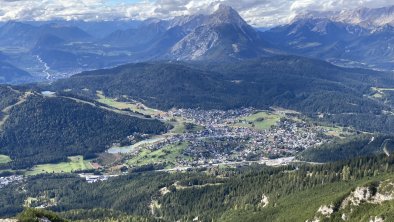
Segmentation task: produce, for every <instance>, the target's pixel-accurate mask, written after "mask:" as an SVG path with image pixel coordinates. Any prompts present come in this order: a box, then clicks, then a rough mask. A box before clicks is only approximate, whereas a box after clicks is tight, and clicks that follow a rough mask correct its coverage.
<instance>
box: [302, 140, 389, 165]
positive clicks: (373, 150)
mask: <svg viewBox="0 0 394 222" xmlns="http://www.w3.org/2000/svg"><path fill="white" fill-rule="evenodd" d="M393 152H394V136H391V135H390V136H387V135H386V136H385V135H373V134H372V135H369V134H364V135H360V136H355V137H350V138H346V139H341V140H336V141H333V142H330V143H326V144H323V145H321V146H320V147H318V148H315V149H307V150H305V151H303V152H302V153H301V154H300V155H299V159H301V160H305V161H309V162H319V163H322V162H333V161H339V160H349V159H352V158H355V157H360V156H364V157H365V156H373V155H379V154H386V155H390V154H392V153H393Z"/></svg>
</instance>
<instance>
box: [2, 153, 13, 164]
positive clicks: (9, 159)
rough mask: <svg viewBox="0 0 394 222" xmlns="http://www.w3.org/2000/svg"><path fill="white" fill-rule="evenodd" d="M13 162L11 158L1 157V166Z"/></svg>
mask: <svg viewBox="0 0 394 222" xmlns="http://www.w3.org/2000/svg"><path fill="white" fill-rule="evenodd" d="M8 162H11V158H10V157H9V156H5V155H0V164H1V163H8Z"/></svg>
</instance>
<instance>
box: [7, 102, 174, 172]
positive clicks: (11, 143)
mask: <svg viewBox="0 0 394 222" xmlns="http://www.w3.org/2000/svg"><path fill="white" fill-rule="evenodd" d="M166 130H167V126H166V125H165V124H164V123H162V122H160V121H158V120H153V119H141V118H137V117H133V116H128V115H123V114H117V113H115V112H112V111H108V110H105V109H102V108H99V107H96V106H92V105H90V104H85V103H83V102H77V101H74V100H72V99H67V98H61V97H54V98H50V97H42V96H39V95H33V96H30V97H28V99H27V100H26V101H25V102H24V103H22V104H20V105H18V106H15V107H13V108H12V110H11V111H10V116H9V118H8V120H7V121H6V122H5V124H4V126H3V130H2V131H1V132H0V153H1V154H5V155H8V156H10V157H11V159H12V160H13V161H12V162H11V163H9V164H4V165H3V166H2V167H3V168H8V167H12V168H16V169H21V168H27V167H31V166H33V165H35V164H40V163H52V162H59V161H67V157H68V156H73V155H84V156H85V158H92V157H94V156H95V154H96V153H101V152H103V151H105V150H106V149H108V147H109V146H111V145H112V144H113V143H114V142H122V141H123V140H127V136H130V135H133V134H134V133H142V134H160V133H163V132H165V131H166ZM126 142H127V141H126Z"/></svg>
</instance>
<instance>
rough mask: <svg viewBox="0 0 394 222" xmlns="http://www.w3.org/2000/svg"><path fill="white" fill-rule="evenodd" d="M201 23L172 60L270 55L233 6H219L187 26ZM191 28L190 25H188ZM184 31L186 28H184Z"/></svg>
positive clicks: (179, 45)
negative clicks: (213, 11)
mask: <svg viewBox="0 0 394 222" xmlns="http://www.w3.org/2000/svg"><path fill="white" fill-rule="evenodd" d="M195 19H198V20H199V21H200V22H201V23H200V24H199V25H197V27H195V28H194V29H193V30H192V31H191V32H190V33H189V34H187V35H186V36H185V37H184V38H183V39H181V40H180V41H179V42H178V43H176V44H175V45H174V46H173V47H172V48H171V50H170V53H169V55H168V56H169V57H173V58H175V59H177V60H200V59H206V58H219V59H225V58H236V59H239V58H249V57H259V56H264V55H268V54H270V53H269V52H268V50H266V49H265V47H268V43H266V42H265V41H264V40H263V39H262V38H261V37H260V35H259V34H258V32H257V31H256V30H254V29H253V28H252V27H251V26H249V25H248V24H247V23H246V22H245V21H244V20H243V19H242V18H241V16H240V15H239V14H238V13H237V12H236V11H235V10H234V9H233V8H231V7H229V6H225V5H219V6H218V9H217V10H216V11H215V13H213V14H212V15H208V16H206V17H194V18H193V19H192V20H190V21H188V22H187V23H185V22H183V23H184V24H190V23H191V24H198V23H197V22H195V21H193V20H195ZM187 27H188V28H189V29H190V25H188V26H187ZM184 30H185V29H184Z"/></svg>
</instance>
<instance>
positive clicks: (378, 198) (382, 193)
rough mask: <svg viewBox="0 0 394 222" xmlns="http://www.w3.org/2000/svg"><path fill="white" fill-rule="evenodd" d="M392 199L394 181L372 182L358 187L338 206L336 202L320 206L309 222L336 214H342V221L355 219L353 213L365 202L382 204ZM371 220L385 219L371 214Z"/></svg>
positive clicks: (381, 221)
mask: <svg viewBox="0 0 394 222" xmlns="http://www.w3.org/2000/svg"><path fill="white" fill-rule="evenodd" d="M392 200H394V181H392V180H386V181H383V182H381V183H371V184H369V185H367V186H362V187H357V188H356V189H355V190H354V191H352V192H351V193H350V194H349V195H347V196H346V197H345V198H344V199H343V200H342V201H341V202H340V203H339V205H336V206H337V207H335V206H334V204H330V205H322V206H320V207H319V209H318V210H317V212H316V214H315V216H314V217H313V219H311V220H308V222H318V221H322V220H324V218H331V219H332V217H333V216H334V214H336V215H340V218H341V219H342V221H353V220H355V219H354V218H353V217H352V216H353V215H352V214H353V213H354V212H356V211H357V207H359V206H362V205H364V204H374V205H381V204H383V203H384V202H386V201H392ZM336 218H338V217H336ZM369 221H370V222H383V221H385V220H384V217H382V216H380V215H371V216H370V218H369Z"/></svg>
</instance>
